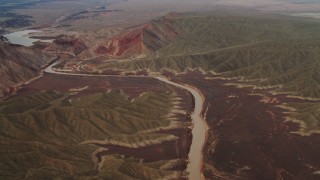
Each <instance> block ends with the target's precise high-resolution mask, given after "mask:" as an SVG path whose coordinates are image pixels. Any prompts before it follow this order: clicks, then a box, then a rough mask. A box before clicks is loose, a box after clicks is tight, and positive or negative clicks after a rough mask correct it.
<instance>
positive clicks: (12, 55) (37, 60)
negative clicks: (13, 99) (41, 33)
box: [0, 42, 51, 98]
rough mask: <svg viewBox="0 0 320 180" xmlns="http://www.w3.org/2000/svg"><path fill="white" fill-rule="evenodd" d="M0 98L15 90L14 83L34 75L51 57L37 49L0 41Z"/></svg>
mask: <svg viewBox="0 0 320 180" xmlns="http://www.w3.org/2000/svg"><path fill="white" fill-rule="evenodd" d="M0 59H1V60H0V76H1V79H0V98H3V97H4V96H6V95H8V94H10V93H12V92H13V91H15V85H17V84H18V83H21V82H24V81H27V80H30V79H31V78H34V77H36V76H37V75H38V74H39V72H40V70H41V67H42V66H44V65H45V64H47V63H48V62H49V61H50V59H51V57H50V56H49V55H46V54H43V53H42V52H40V51H39V50H35V49H32V48H27V47H23V46H18V45H12V44H9V43H6V42H0Z"/></svg>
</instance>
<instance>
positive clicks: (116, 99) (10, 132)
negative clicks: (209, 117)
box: [0, 91, 179, 179]
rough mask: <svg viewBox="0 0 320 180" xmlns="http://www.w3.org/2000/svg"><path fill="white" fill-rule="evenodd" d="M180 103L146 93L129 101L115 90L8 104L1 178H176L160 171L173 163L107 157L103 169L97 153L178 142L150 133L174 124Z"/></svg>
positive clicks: (0, 111)
mask: <svg viewBox="0 0 320 180" xmlns="http://www.w3.org/2000/svg"><path fill="white" fill-rule="evenodd" d="M177 100H178V99H177V95H176V94H174V93H170V92H168V93H154V92H146V93H144V94H142V95H141V96H140V97H137V98H135V99H133V100H129V99H128V98H127V97H126V96H125V95H124V94H123V93H121V92H119V91H110V92H107V93H98V94H92V95H89V96H84V97H81V98H72V97H69V96H68V94H62V93H57V92H41V93H36V94H33V95H29V96H23V97H15V98H12V99H10V100H7V101H4V102H2V103H1V104H0V124H1V125H0V140H1V141H0V142H1V144H0V145H1V150H0V154H1V157H0V164H1V169H0V174H1V175H0V179H54V178H58V179H59V178H62V179H66V178H75V179H79V178H80V179H81V178H90V179H92V178H93V179H94V178H102V177H108V178H110V179H132V178H133V177H136V178H137V179H155V178H163V177H165V176H168V175H172V174H174V172H173V171H170V170H168V169H165V168H160V167H161V166H163V165H165V164H166V163H167V162H168V161H163V162H162V161H161V162H153V163H149V164H148V163H141V162H139V159H135V158H127V157H125V156H118V155H108V156H104V157H103V161H102V162H101V163H99V164H98V159H97V157H96V153H97V152H98V151H100V150H102V149H101V148H99V146H97V145H96V144H115V145H120V146H122V147H131V148H136V147H143V146H146V145H150V144H157V143H161V142H163V141H171V140H175V139H177V137H176V136H173V135H170V134H165V133H161V134H157V133H152V132H151V133H150V132H149V133H147V131H152V130H155V129H157V128H164V129H165V128H167V127H169V126H171V125H172V123H173V122H172V121H174V120H175V114H176V112H174V113H173V114H171V112H172V109H176V108H177V104H179V103H177V102H178V101H177ZM174 104H176V105H174ZM169 114H170V117H171V118H170V120H168V118H167V116H168V115H169ZM173 124H174V123H173ZM173 126H174V125H173ZM104 150H106V149H104ZM104 161H106V163H104ZM178 161H179V160H178ZM109 163H112V164H109ZM124 169H126V170H129V169H130V171H123V170H124Z"/></svg>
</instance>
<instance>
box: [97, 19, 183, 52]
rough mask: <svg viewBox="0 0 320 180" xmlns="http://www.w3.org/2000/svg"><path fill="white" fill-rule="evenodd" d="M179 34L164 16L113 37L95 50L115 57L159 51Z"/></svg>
mask: <svg viewBox="0 0 320 180" xmlns="http://www.w3.org/2000/svg"><path fill="white" fill-rule="evenodd" d="M177 35H178V33H176V32H175V31H174V29H173V28H172V27H171V26H170V24H169V22H168V21H167V18H166V17H163V18H162V19H160V20H153V21H152V22H150V23H148V24H144V25H142V26H139V27H135V28H131V29H129V30H128V31H127V32H124V33H122V34H119V35H117V36H115V37H113V38H111V39H110V41H109V42H108V44H107V45H100V46H99V47H98V48H96V49H95V52H96V53H97V54H105V55H108V56H110V57H114V58H117V57H131V56H138V55H142V54H147V53H149V52H155V51H157V50H158V49H160V48H162V47H164V46H165V45H166V44H168V43H169V42H170V41H172V40H173V39H174V38H175V37H176V36H177Z"/></svg>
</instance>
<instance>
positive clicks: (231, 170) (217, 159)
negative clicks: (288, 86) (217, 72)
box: [173, 73, 320, 180]
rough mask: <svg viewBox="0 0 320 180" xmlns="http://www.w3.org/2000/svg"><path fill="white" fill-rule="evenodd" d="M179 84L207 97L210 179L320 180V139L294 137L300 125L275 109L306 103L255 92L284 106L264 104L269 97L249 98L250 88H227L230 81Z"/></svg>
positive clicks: (187, 78) (193, 78)
mask: <svg viewBox="0 0 320 180" xmlns="http://www.w3.org/2000/svg"><path fill="white" fill-rule="evenodd" d="M173 78H175V81H179V82H183V83H186V84H190V85H193V86H195V87H197V88H199V89H200V90H201V91H202V93H203V94H204V95H205V98H206V106H207V107H208V111H207V114H206V116H205V117H206V121H207V123H208V125H209V127H210V129H209V134H208V139H207V143H206V145H205V147H204V162H205V163H206V164H207V165H206V166H205V170H204V174H205V176H206V178H207V179H261V180H262V179H266V180H267V179H319V178H320V176H319V175H315V174H314V172H316V171H319V170H320V153H319V152H320V136H319V135H312V136H310V137H302V136H299V135H295V134H292V133H291V132H293V131H297V130H298V125H297V124H294V123H290V122H285V119H284V117H285V114H284V110H282V109H280V108H276V107H275V105H278V104H281V103H283V102H301V101H302V100H298V99H294V98H287V97H286V96H284V95H278V96H273V95H271V94H270V93H268V92H267V91H263V90H260V91H255V93H262V94H264V95H265V96H267V97H271V98H277V100H278V101H276V102H272V101H269V102H261V100H262V98H263V97H261V96H253V95H249V94H251V93H252V91H253V90H252V89H250V88H242V89H239V88H235V87H233V86H225V85H224V83H230V81H223V80H206V79H204V77H203V76H202V75H201V74H199V73H190V74H187V75H184V76H179V77H173ZM212 167H214V168H215V169H216V170H217V171H215V172H214V171H213V170H212V169H213V168H212ZM210 169H211V170H210Z"/></svg>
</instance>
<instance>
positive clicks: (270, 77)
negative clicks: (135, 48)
mask: <svg viewBox="0 0 320 180" xmlns="http://www.w3.org/2000/svg"><path fill="white" fill-rule="evenodd" d="M170 20H171V21H170V22H171V24H172V26H175V28H176V29H178V30H179V31H178V32H179V34H180V37H179V38H178V40H176V41H174V42H172V43H171V44H170V45H168V46H166V47H164V48H162V49H160V50H159V52H158V56H157V57H153V58H152V57H151V58H146V59H139V60H135V61H131V62H129V61H126V62H120V63H119V62H117V63H106V64H99V65H97V69H111V68H114V67H115V68H118V69H120V70H124V71H127V70H129V71H134V70H141V69H149V70H150V71H155V72H159V71H162V70H163V69H168V70H172V71H176V72H178V73H179V72H184V71H185V70H186V69H188V68H189V69H195V68H201V69H202V70H205V71H207V72H209V71H214V72H216V73H219V74H220V76H223V77H239V76H241V77H243V78H245V79H259V80H260V81H258V82H257V83H256V84H255V85H258V86H274V85H282V87H281V88H280V89H278V90H279V91H283V92H289V93H290V94H292V95H298V96H303V97H310V98H320V88H319V83H320V79H319V61H320V60H319V57H320V33H319V32H320V21H319V22H316V21H311V20H304V19H300V18H291V17H285V16H271V17H266V18H264V17H261V16H260V17H256V18H253V17H244V16H240V17H229V16H226V17H225V16H214V17H207V16H190V15H187V16H178V17H172V18H171V19H170Z"/></svg>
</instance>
